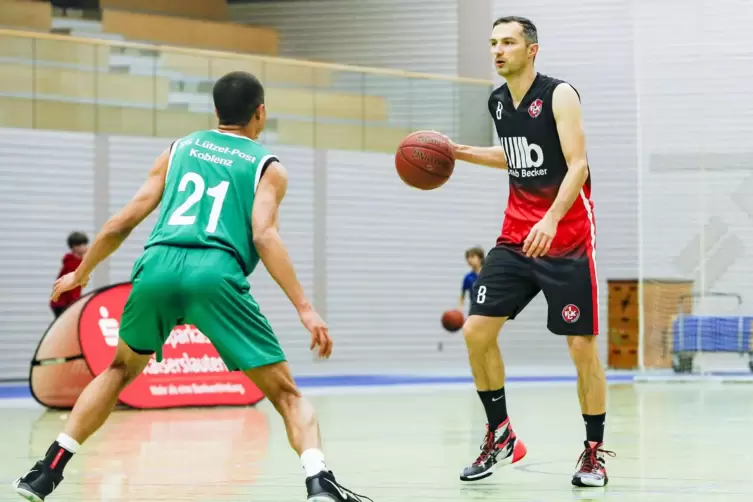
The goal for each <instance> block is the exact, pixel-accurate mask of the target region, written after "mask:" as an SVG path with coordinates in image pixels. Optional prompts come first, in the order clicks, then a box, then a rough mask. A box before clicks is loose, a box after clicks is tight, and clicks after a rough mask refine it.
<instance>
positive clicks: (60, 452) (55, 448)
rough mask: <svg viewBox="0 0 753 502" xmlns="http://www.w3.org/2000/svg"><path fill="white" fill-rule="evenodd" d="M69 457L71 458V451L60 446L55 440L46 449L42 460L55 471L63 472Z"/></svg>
mask: <svg viewBox="0 0 753 502" xmlns="http://www.w3.org/2000/svg"><path fill="white" fill-rule="evenodd" d="M71 458H73V453H71V452H69V451H68V450H66V449H65V448H63V447H62V446H60V443H58V442H57V441H55V442H54V443H52V445H51V446H50V448H49V449H48V450H47V455H46V456H45V457H44V460H43V461H42V462H43V463H44V464H45V465H46V466H47V467H49V468H50V469H51V470H53V471H55V472H63V469H65V464H67V463H68V461H69V460H70V459H71Z"/></svg>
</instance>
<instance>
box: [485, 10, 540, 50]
mask: <svg viewBox="0 0 753 502" xmlns="http://www.w3.org/2000/svg"><path fill="white" fill-rule="evenodd" d="M507 23H518V24H519V25H520V26H521V27H522V28H523V38H525V40H526V43H527V44H529V45H530V44H537V43H539V33H538V30H536V25H535V24H533V23H532V22H531V20H530V19H528V18H525V17H520V16H504V17H500V18H499V19H497V20H496V21H494V25H493V26H492V28H496V27H497V25H500V24H507Z"/></svg>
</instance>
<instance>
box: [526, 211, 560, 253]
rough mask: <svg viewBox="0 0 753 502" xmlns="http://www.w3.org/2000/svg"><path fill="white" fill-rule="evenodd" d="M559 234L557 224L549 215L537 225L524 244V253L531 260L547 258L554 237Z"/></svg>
mask: <svg viewBox="0 0 753 502" xmlns="http://www.w3.org/2000/svg"><path fill="white" fill-rule="evenodd" d="M556 233H557V222H556V221H555V220H554V218H553V217H552V216H551V215H549V213H547V214H546V215H544V217H543V218H541V220H539V222H538V223H536V224H535V225H534V226H533V228H531V231H530V232H529V234H528V237H526V240H525V241H524V242H523V252H524V253H525V255H526V256H528V257H530V258H538V257H539V256H545V255H546V254H547V253H548V252H549V248H550V247H552V241H553V240H554V235H555V234H556Z"/></svg>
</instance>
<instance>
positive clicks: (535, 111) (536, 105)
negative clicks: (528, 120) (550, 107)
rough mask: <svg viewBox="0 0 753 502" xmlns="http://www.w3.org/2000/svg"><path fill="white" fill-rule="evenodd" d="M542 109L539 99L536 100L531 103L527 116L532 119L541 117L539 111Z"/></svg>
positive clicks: (541, 102)
mask: <svg viewBox="0 0 753 502" xmlns="http://www.w3.org/2000/svg"><path fill="white" fill-rule="evenodd" d="M543 109H544V102H543V101H541V100H540V99H537V100H536V101H534V102H533V103H531V106H529V107H528V115H530V116H531V117H532V118H536V117H538V116H539V115H541V110H543Z"/></svg>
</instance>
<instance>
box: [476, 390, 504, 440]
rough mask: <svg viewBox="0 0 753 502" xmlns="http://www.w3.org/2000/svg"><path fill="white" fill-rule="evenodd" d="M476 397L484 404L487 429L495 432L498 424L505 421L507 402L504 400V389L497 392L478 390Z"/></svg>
mask: <svg viewBox="0 0 753 502" xmlns="http://www.w3.org/2000/svg"><path fill="white" fill-rule="evenodd" d="M478 397H480V398H481V402H482V403H484V409H485V410H486V420H487V421H488V422H489V429H490V430H492V431H495V430H497V427H499V424H501V423H502V422H504V421H505V420H507V402H506V399H505V388H504V387H502V388H501V389H498V390H480V391H478Z"/></svg>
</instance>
